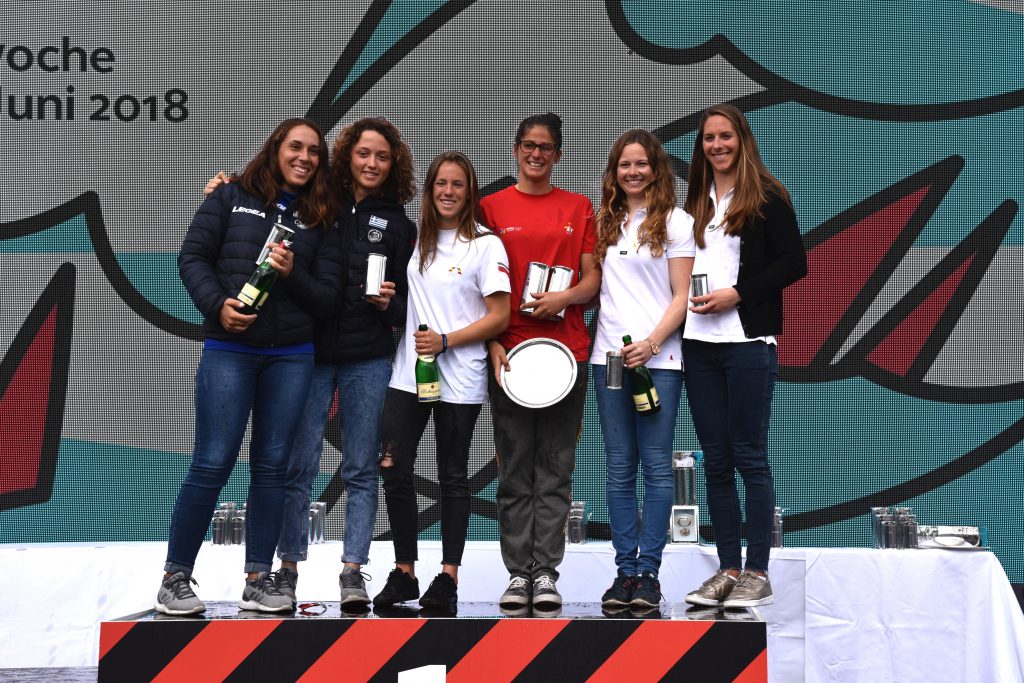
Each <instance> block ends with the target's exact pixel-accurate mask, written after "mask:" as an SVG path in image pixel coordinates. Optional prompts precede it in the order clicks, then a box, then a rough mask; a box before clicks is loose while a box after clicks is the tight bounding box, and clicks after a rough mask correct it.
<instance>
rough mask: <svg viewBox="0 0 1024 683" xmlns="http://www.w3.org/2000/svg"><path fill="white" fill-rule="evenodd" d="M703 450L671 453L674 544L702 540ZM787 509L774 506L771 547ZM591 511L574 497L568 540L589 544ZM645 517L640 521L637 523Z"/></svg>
mask: <svg viewBox="0 0 1024 683" xmlns="http://www.w3.org/2000/svg"><path fill="white" fill-rule="evenodd" d="M702 455H703V454H702V453H701V452H700V451H675V452H673V453H672V474H673V478H674V483H675V490H674V492H673V499H674V500H673V504H672V514H671V516H670V517H669V524H668V534H669V541H671V542H672V543H700V509H699V507H698V506H697V466H698V465H699V464H700V461H701V457H702ZM784 513H785V508H780V507H777V508H775V516H774V520H773V521H774V524H773V526H772V547H773V548H781V547H782V516H783V514H784ZM637 514H638V515H639V510H638V511H637ZM589 519H590V511H589V510H587V503H586V501H583V500H574V501H572V504H571V505H570V507H569V516H568V519H567V520H566V524H565V541H566V543H586V541H587V522H588V520H589ZM641 525H642V520H639V519H638V520H637V526H638V527H639V526H641Z"/></svg>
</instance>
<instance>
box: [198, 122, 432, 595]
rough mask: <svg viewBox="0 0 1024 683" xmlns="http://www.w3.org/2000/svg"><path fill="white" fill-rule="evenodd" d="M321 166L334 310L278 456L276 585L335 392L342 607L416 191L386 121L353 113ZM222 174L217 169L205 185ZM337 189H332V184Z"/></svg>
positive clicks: (297, 549)
mask: <svg viewBox="0 0 1024 683" xmlns="http://www.w3.org/2000/svg"><path fill="white" fill-rule="evenodd" d="M331 156H332V161H331V166H332V169H333V171H334V176H335V183H336V186H335V192H336V194H338V195H340V198H341V210H340V213H339V218H338V227H339V229H338V231H337V232H336V233H335V235H334V236H332V241H336V242H337V244H338V247H339V249H340V253H341V263H342V268H343V271H344V285H343V291H342V295H341V297H340V300H339V301H338V304H337V306H336V308H335V311H334V312H333V313H334V314H333V315H331V316H329V317H328V318H326V319H325V320H322V321H319V322H318V323H317V329H316V367H315V369H314V371H313V380H312V383H311V385H310V390H309V398H308V400H307V402H306V407H305V411H304V412H303V415H302V421H301V424H300V425H299V429H298V431H297V432H296V436H295V443H294V444H293V447H292V453H291V457H290V458H289V463H288V474H287V484H286V488H287V491H286V494H285V509H284V521H283V525H282V527H281V537H280V539H279V541H278V545H277V555H278V557H280V558H281V568H280V570H279V571H277V572H275V576H276V577H277V580H278V588H279V589H280V590H281V592H283V593H284V594H285V595H287V596H289V597H291V598H292V600H293V601H294V600H295V587H296V584H297V583H298V578H299V577H298V563H299V562H300V561H303V560H305V559H306V557H307V550H308V544H309V533H308V529H309V502H310V495H311V493H312V487H313V480H314V479H315V478H316V475H317V474H318V473H319V472H320V458H321V456H322V455H323V449H324V428H325V426H326V424H327V420H328V418H329V416H330V412H331V408H332V405H333V404H334V395H335V391H337V394H338V403H337V410H338V413H339V415H340V418H341V429H342V441H343V444H344V446H343V452H342V463H341V478H342V480H343V481H344V484H345V490H346V492H347V500H346V503H345V548H344V551H343V553H342V557H341V561H342V564H343V567H342V571H341V574H340V576H339V578H338V581H339V584H340V589H341V603H342V605H343V607H345V608H346V609H350V610H360V609H364V608H366V607H367V606H368V605H369V604H370V598H369V595H368V594H367V592H366V584H365V580H364V576H363V574H362V572H361V568H362V565H364V564H366V563H367V562H368V561H369V554H370V541H371V540H372V538H373V527H374V523H375V521H376V516H377V460H378V453H379V446H380V420H381V412H382V410H383V407H384V398H385V396H386V394H387V388H388V380H389V379H390V378H391V355H392V353H393V352H394V331H393V330H394V328H395V327H396V326H401V325H402V324H403V323H404V322H405V311H406V293H407V284H406V276H405V268H406V265H407V264H408V263H409V258H410V257H411V256H412V252H413V248H414V247H415V245H416V225H415V224H414V223H413V222H412V221H411V220H409V218H408V217H407V216H406V214H405V209H404V208H403V205H404V204H406V203H407V202H408V201H409V200H410V199H412V198H413V196H414V195H415V193H416V182H415V176H414V173H413V165H412V152H411V151H410V150H409V146H408V145H407V144H406V143H405V140H403V139H402V135H401V133H400V132H399V130H398V128H397V127H395V125H394V124H393V123H391V122H390V121H388V120H387V119H385V118H381V117H367V118H362V119H358V120H356V121H354V122H352V123H351V124H349V125H348V126H346V127H345V128H343V129H342V131H341V134H340V135H339V136H338V139H337V140H336V141H335V143H334V148H333V150H332V155H331ZM228 180H230V179H229V178H227V177H226V176H225V175H224V174H218V176H217V177H216V178H213V179H211V180H210V182H209V183H207V186H206V189H207V191H209V190H210V189H211V188H215V187H217V186H219V185H220V184H221V183H222V182H225V181H228ZM339 190H340V191H339ZM370 254H379V255H382V256H384V257H385V258H386V259H387V264H386V269H385V274H384V282H383V283H382V285H381V288H380V295H379V296H371V297H367V296H365V293H364V287H365V283H366V273H367V264H368V259H369V255H370Z"/></svg>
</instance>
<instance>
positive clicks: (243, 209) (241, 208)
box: [231, 206, 267, 218]
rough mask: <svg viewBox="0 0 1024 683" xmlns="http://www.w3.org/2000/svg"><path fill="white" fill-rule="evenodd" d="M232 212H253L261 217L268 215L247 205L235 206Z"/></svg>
mask: <svg viewBox="0 0 1024 683" xmlns="http://www.w3.org/2000/svg"><path fill="white" fill-rule="evenodd" d="M231 213H251V214H252V215H254V216H259V217H260V218H266V217H267V214H265V213H263V212H262V211H260V210H259V209H250V208H249V207H247V206H236V207H233V208H232V209H231Z"/></svg>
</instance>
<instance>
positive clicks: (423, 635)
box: [99, 602, 768, 683]
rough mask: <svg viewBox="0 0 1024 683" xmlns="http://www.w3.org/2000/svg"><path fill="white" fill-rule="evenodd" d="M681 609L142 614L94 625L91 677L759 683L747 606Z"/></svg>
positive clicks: (764, 676) (228, 606) (332, 608)
mask: <svg viewBox="0 0 1024 683" xmlns="http://www.w3.org/2000/svg"><path fill="white" fill-rule="evenodd" d="M410 604H411V605H412V604H415V603H410ZM688 607H689V606H688V605H685V604H669V605H664V606H663V608H662V609H661V610H658V609H655V610H649V611H646V612H638V611H631V610H628V609H624V610H619V611H617V612H608V611H602V609H601V606H600V605H599V604H596V603H569V604H566V605H564V606H563V608H562V609H561V610H557V611H554V612H542V611H540V610H530V609H529V608H523V609H522V610H519V611H517V612H503V611H502V610H501V609H500V608H499V606H498V605H497V604H494V603H460V604H459V606H458V610H457V612H456V613H455V614H441V613H427V612H425V611H422V610H417V609H413V608H412V607H404V606H398V607H394V608H390V609H387V610H372V611H366V612H361V613H346V612H343V611H341V609H340V607H339V604H338V603H337V602H333V603H331V602H328V603H323V602H314V603H300V609H299V611H297V612H296V613H295V614H294V615H279V614H275V615H263V614H261V613H258V612H249V611H244V610H239V608H238V605H237V603H234V602H216V603H210V604H208V605H207V611H206V613H205V614H204V615H202V616H201V617H199V618H197V617H168V616H166V615H164V614H160V613H157V612H155V611H153V610H149V611H147V612H141V613H139V614H135V615H132V616H129V617H124V618H122V619H116V620H113V621H106V622H103V623H102V624H101V627H100V659H99V681H101V682H103V681H138V680H153V681H177V680H189V681H193V682H197V683H198V682H200V681H207V680H209V681H222V680H227V681H232V680H237V681H297V680H302V681H320V680H324V681H338V680H344V681H388V682H393V681H397V680H404V679H406V678H407V677H409V678H410V679H411V680H417V681H449V682H452V681H473V682H476V681H488V682H493V683H498V682H500V681H517V682H524V683H525V682H528V681H538V682H545V683H547V682H550V681H558V682H559V683H573V682H575V681H609V682H611V681H616V682H618V681H631V682H634V683H643V682H645V681H677V680H680V681H681V680H700V681H702V683H711V682H714V681H741V682H743V683H754V682H759V681H767V680H768V656H767V650H766V646H767V631H766V624H765V621H764V619H763V618H761V615H760V614H759V613H758V612H757V610H756V609H743V610H716V609H705V608H689V609H687V608H688ZM431 665H434V668H433V670H431V669H430V668H429V667H431ZM438 665H440V666H438ZM423 667H428V668H427V669H423ZM442 667H443V668H442ZM416 670H419V671H416ZM400 677H401V678H400ZM695 677H696V678H695Z"/></svg>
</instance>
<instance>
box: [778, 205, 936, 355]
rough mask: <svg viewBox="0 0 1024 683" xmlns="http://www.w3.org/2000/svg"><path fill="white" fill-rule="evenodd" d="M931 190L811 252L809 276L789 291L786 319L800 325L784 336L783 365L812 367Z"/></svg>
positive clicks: (889, 207)
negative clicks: (826, 342) (824, 345)
mask: <svg viewBox="0 0 1024 683" xmlns="http://www.w3.org/2000/svg"><path fill="white" fill-rule="evenodd" d="M931 189H932V188H931V186H925V187H922V188H920V189H919V190H917V191H916V192H913V193H911V194H909V195H906V196H904V197H901V198H899V199H898V200H896V201H894V202H893V203H891V204H888V205H886V206H883V207H881V208H879V209H878V210H877V211H875V212H874V213H872V214H871V215H869V216H866V217H864V218H862V219H860V220H859V221H857V222H855V223H852V224H851V225H850V226H849V227H847V228H844V229H842V230H841V231H840V232H838V233H836V234H835V235H834V236H833V237H830V238H829V239H827V240H825V241H824V242H822V243H821V244H819V245H817V246H815V247H813V248H812V249H810V250H809V251H808V252H807V277H805V278H803V279H802V280H799V281H797V282H795V283H793V284H792V285H790V286H789V287H787V288H786V289H785V290H784V292H783V297H784V301H785V303H784V306H785V311H786V318H787V320H792V321H800V327H799V331H798V332H797V331H794V333H793V334H790V335H785V334H784V335H782V337H781V338H780V342H779V364H780V365H785V366H788V367H807V366H808V365H810V364H811V361H813V360H814V358H815V356H817V354H818V352H819V351H820V350H821V347H822V345H823V344H824V343H825V341H826V340H827V339H828V338H829V337H830V336H831V335H832V333H833V332H834V331H835V329H836V327H837V326H838V325H839V321H840V320H841V319H842V318H843V315H844V314H845V313H846V312H847V311H848V310H849V309H850V306H851V305H852V304H853V301H854V299H856V297H857V295H858V294H860V293H861V291H863V289H864V287H865V285H867V283H868V281H869V280H870V279H871V278H872V276H873V275H874V274H875V273H876V272H877V271H878V268H879V266H880V265H881V263H882V260H883V259H884V258H885V256H886V254H888V253H889V252H890V250H891V249H892V247H893V245H894V243H895V242H896V240H897V238H898V237H899V236H900V235H901V234H902V233H903V231H904V230H905V229H906V227H907V224H908V223H909V222H910V219H911V218H912V217H913V216H914V214H915V212H916V211H917V209H918V207H919V206H920V205H921V202H922V201H923V200H924V198H925V196H927V194H928V192H929V191H930V190H931Z"/></svg>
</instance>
